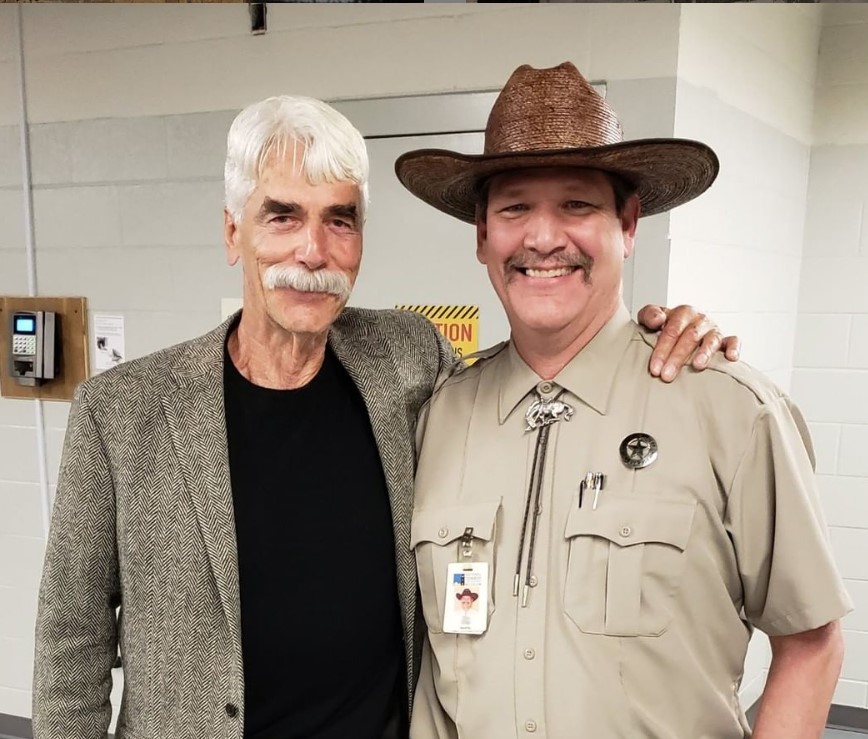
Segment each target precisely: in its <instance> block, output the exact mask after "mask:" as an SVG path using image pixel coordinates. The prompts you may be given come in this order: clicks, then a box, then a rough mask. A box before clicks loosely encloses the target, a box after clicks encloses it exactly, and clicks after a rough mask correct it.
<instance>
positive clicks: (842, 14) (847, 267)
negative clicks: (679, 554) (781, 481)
mask: <svg viewBox="0 0 868 739" xmlns="http://www.w3.org/2000/svg"><path fill="white" fill-rule="evenodd" d="M814 131H815V142H814V144H815V145H814V149H813V152H812V156H811V170H810V186H809V190H808V213H807V221H806V228H805V253H804V259H803V262H802V273H801V287H800V291H799V316H798V327H797V332H796V353H795V361H794V369H793V385H792V392H793V396H794V397H795V399H796V400H797V401H798V402H799V404H800V405H801V407H802V408H803V410H804V411H805V413H806V416H807V418H808V421H809V422H810V424H811V430H812V432H813V435H814V440H815V443H816V447H817V456H818V472H819V473H820V476H819V482H820V491H821V493H822V495H823V502H824V505H825V509H826V514H827V517H828V522H829V525H830V531H831V537H832V545H833V547H834V550H835V554H836V557H837V561H838V564H839V566H840V568H841V571H842V573H843V575H844V577H845V578H846V583H847V589H848V591H849V592H850V594H851V596H852V597H853V600H854V602H855V605H856V610H855V612H854V613H853V614H852V615H851V616H849V617H848V618H847V619H846V620H845V622H844V627H845V641H846V646H847V652H846V658H845V662H844V670H843V673H842V680H841V682H840V683H839V687H838V692H837V694H836V696H835V701H836V702H837V703H840V704H844V705H851V706H859V707H862V708H865V707H868V452H866V450H868V178H866V173H868V6H866V5H864V4H852V5H828V6H826V11H825V15H824V23H823V31H822V38H821V43H820V63H819V72H818V78H817V97H816V108H815V116H814Z"/></svg>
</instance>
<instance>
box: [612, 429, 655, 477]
mask: <svg viewBox="0 0 868 739" xmlns="http://www.w3.org/2000/svg"><path fill="white" fill-rule="evenodd" d="M620 452H621V461H622V462H623V463H624V464H625V465H626V466H627V467H629V468H630V469H631V470H641V469H642V468H643V467H647V466H648V465H650V464H652V463H653V462H654V460H656V459H657V441H656V440H655V439H654V437H653V436H650V435H649V434H639V433H637V434H630V435H629V436H628V437H626V438H625V439H624V441H622V442H621V447H620Z"/></svg>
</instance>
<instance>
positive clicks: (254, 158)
mask: <svg viewBox="0 0 868 739" xmlns="http://www.w3.org/2000/svg"><path fill="white" fill-rule="evenodd" d="M297 146H300V147H302V151H303V153H302V161H301V171H302V172H303V173H304V176H305V177H306V178H307V180H308V182H310V183H311V184H313V185H318V184H321V183H323V182H353V183H355V184H356V185H358V187H359V193H360V195H361V214H360V216H361V218H362V219H364V216H365V212H366V211H367V207H368V171H369V167H368V152H367V149H366V148H365V140H364V139H363V138H362V134H360V133H359V132H358V130H357V129H356V128H355V126H353V124H352V123H350V122H349V121H348V120H347V118H346V117H345V116H344V115H342V114H341V113H338V111H336V110H335V109H334V108H332V107H331V106H330V105H326V104H325V103H324V102H322V101H321V100H316V99H314V98H308V97H292V96H289V95H281V96H279V97H271V98H267V99H265V100H262V101H260V102H258V103H253V104H252V105H248V106H247V107H246V108H245V109H244V110H242V111H241V112H240V113H239V114H238V115H237V116H236V117H235V120H234V121H233V122H232V126H231V127H230V128H229V136H228V137H227V141H226V166H225V169H224V173H223V180H224V186H225V189H226V200H225V205H226V209H227V210H228V211H229V214H230V215H231V216H232V219H233V220H234V221H235V223H240V222H241V214H242V212H243V210H244V205H245V204H246V203H247V200H248V198H249V197H250V195H251V193H252V192H253V191H254V190H255V189H256V183H257V182H258V181H259V178H260V177H261V176H262V173H263V170H264V169H265V167H266V166H267V165H268V163H269V161H270V159H271V157H272V156H278V157H284V156H286V154H287V152H288V151H290V150H292V152H293V158H295V152H296V147H297Z"/></svg>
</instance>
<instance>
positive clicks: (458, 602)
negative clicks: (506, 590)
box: [443, 562, 488, 634]
mask: <svg viewBox="0 0 868 739" xmlns="http://www.w3.org/2000/svg"><path fill="white" fill-rule="evenodd" d="M446 573H447V574H446V578H447V583H446V604H445V607H444V612H443V631H444V632H445V633H447V634H484V633H485V630H486V629H487V628H488V562H453V563H452V564H450V565H449V567H448V569H447V571H446Z"/></svg>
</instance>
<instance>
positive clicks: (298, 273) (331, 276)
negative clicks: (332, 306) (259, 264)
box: [263, 264, 353, 300]
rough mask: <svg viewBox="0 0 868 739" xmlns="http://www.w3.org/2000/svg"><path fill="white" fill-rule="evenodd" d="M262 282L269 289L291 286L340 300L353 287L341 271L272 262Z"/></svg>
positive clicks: (344, 298)
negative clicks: (327, 294)
mask: <svg viewBox="0 0 868 739" xmlns="http://www.w3.org/2000/svg"><path fill="white" fill-rule="evenodd" d="M263 282H264V284H265V287H266V288H268V289H269V290H277V289H279V288H282V287H291V288H292V289H293V290H298V291H299V292H303V293H329V294H330V295H336V296H337V297H338V298H340V299H342V300H346V299H347V298H349V297H350V291H351V290H352V289H353V286H352V285H351V284H350V280H349V278H348V277H347V276H346V275H345V274H344V273H343V272H334V271H332V270H328V269H317V270H309V269H305V268H304V267H297V266H295V265H289V264H272V265H271V266H270V267H269V268H268V269H267V270H265V274H264V275H263Z"/></svg>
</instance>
